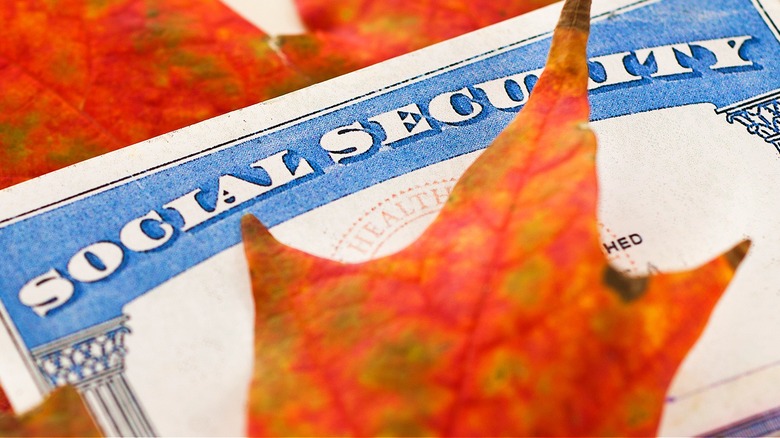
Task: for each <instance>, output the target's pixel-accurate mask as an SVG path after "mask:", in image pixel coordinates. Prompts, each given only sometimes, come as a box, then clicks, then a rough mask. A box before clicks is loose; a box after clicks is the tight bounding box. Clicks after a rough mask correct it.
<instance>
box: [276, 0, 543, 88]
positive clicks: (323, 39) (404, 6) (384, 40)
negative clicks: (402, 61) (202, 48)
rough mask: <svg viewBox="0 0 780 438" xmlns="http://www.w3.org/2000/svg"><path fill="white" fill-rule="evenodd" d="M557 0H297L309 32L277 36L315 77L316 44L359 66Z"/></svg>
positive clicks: (319, 63)
mask: <svg viewBox="0 0 780 438" xmlns="http://www.w3.org/2000/svg"><path fill="white" fill-rule="evenodd" d="M556 1H557V0H510V1H500V2H499V1H494V0H470V1H463V0H419V1H412V2H410V1H407V0H384V1H375V0H340V1H338V2H334V1H327V0H296V3H297V5H298V8H299V10H300V13H301V16H302V18H303V20H304V22H305V23H306V26H307V28H308V29H309V31H310V32H309V34H307V35H302V36H291V37H284V38H282V39H281V41H282V47H283V48H284V49H285V53H286V54H287V56H288V57H289V58H290V59H291V60H292V61H293V62H295V63H296V65H299V66H300V67H301V68H302V69H303V70H304V71H306V72H307V73H309V74H312V75H315V76H316V75H318V72H321V62H319V61H318V60H317V59H316V58H311V57H310V56H307V53H308V51H309V50H311V49H312V48H315V47H316V48H321V49H323V50H324V51H325V52H327V53H329V54H332V55H333V57H334V61H335V62H337V63H339V62H340V63H341V64H342V65H350V68H354V67H363V66H366V65H369V64H373V63H375V62H379V61H383V60H385V59H388V58H391V57H394V56H398V55H401V54H403V53H407V52H410V51H412V50H416V49H419V48H422V47H425V46H428V45H431V44H434V43H437V42H439V41H444V40H446V39H449V38H453V37H456V36H458V35H462V34H464V33H467V32H470V31H473V30H476V29H480V28H482V27H485V26H488V25H491V24H494V23H497V22H499V21H502V20H506V19H509V18H512V17H515V16H517V15H520V14H524V13H526V12H529V11H532V10H534V9H537V8H540V7H542V6H546V5H549V4H551V3H555V2H556ZM335 49H338V50H335ZM338 57H340V58H341V60H340V61H338V60H336V58H338Z"/></svg>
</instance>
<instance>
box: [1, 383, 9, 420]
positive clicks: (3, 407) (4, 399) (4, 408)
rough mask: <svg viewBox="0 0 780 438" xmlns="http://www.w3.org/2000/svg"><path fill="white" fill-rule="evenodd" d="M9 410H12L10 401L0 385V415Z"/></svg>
mask: <svg viewBox="0 0 780 438" xmlns="http://www.w3.org/2000/svg"><path fill="white" fill-rule="evenodd" d="M9 412H12V411H11V403H10V402H9V401H8V398H7V397H6V396H5V391H3V388H2V387H0V415H2V414H5V413H9Z"/></svg>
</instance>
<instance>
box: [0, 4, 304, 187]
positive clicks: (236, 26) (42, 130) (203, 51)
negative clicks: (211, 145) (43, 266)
mask: <svg viewBox="0 0 780 438" xmlns="http://www.w3.org/2000/svg"><path fill="white" fill-rule="evenodd" d="M309 83H311V81H310V79H309V78H307V77H305V76H304V75H302V74H300V73H298V72H296V70H295V69H294V68H292V67H290V66H289V65H288V63H287V62H286V61H285V59H284V58H283V57H282V56H280V55H279V54H277V52H276V51H275V50H274V49H273V48H272V46H271V44H270V43H269V38H268V36H266V35H265V34H263V33H262V32H261V31H260V30H258V29H257V28H255V27H254V26H252V25H251V24H249V23H247V22H245V21H244V20H243V19H241V18H240V17H238V16H237V15H236V14H235V13H233V12H232V11H230V10H229V9H228V8H227V7H226V6H224V5H222V4H221V3H220V2H219V1H218V0H198V1H197V2H192V1H190V0H155V1H147V0H100V1H95V0H46V1H44V0H8V1H3V2H2V5H0V87H2V90H3V93H2V96H0V188H3V187H7V186H9V185H12V184H15V183H17V182H21V181H24V180H26V179H29V178H32V177H34V176H38V175H41V174H43V173H46V172H49V171H51V170H54V169H57V168H60V167H64V166H66V165H68V164H72V163H75V162H78V161H81V160H83V159H86V158H90V157H93V156H95V155H98V154H101V153H104V152H108V151H110V150H114V149H117V148H120V147H123V146H127V145H129V144H132V143H135V142H138V141H142V140H146V139H148V138H151V137H153V136H156V135H160V134H163V133H165V132H168V131H171V130H174V129H177V128H181V127H184V126H187V125H190V124H192V123H195V122H199V121H201V120H205V119H207V118H210V117H214V116H217V115H220V114H223V113H226V112H228V111H231V110H235V109H238V108H242V107H245V106H248V105H251V104H254V103H257V102H260V101H262V100H265V99H268V98H271V97H274V96H278V95H280V94H283V93H285V92H288V91H291V90H294V89H297V88H300V87H302V86H304V85H307V84H309Z"/></svg>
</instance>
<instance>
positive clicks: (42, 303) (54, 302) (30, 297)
mask: <svg viewBox="0 0 780 438" xmlns="http://www.w3.org/2000/svg"><path fill="white" fill-rule="evenodd" d="M73 289H74V288H73V283H71V282H70V280H68V279H66V278H63V277H62V274H60V273H59V272H58V271H57V270H56V269H51V270H49V272H47V273H45V274H43V275H41V276H38V277H35V278H33V279H32V280H30V281H28V282H27V284H25V285H24V286H23V287H22V289H21V290H20V291H19V301H21V302H22V304H24V305H25V306H28V307H30V308H31V309H32V310H33V312H35V313H37V314H38V316H42V317H43V316H46V314H47V313H49V312H50V311H52V310H54V309H56V308H57V307H60V306H62V305H63V304H65V303H67V302H68V300H70V298H71V297H72V296H73Z"/></svg>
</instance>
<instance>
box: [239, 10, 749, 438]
mask: <svg viewBox="0 0 780 438" xmlns="http://www.w3.org/2000/svg"><path fill="white" fill-rule="evenodd" d="M589 3H590V2H588V1H584V0H568V1H567V3H566V6H565V7H564V12H563V16H562V18H561V21H560V23H559V26H558V28H557V30H556V32H555V35H554V37H553V44H552V48H551V53H550V57H549V60H548V64H547V67H546V69H545V72H544V74H543V76H542V78H541V79H540V81H539V83H538V84H537V85H536V87H535V88H534V91H533V95H532V97H531V99H530V101H529V103H528V105H527V106H526V107H525V108H524V109H523V110H522V111H521V113H520V114H519V116H518V117H517V119H516V120H515V121H514V122H513V123H512V124H511V125H510V126H509V127H508V128H507V129H506V130H505V131H504V132H503V133H502V134H501V135H500V136H499V137H498V139H497V140H496V141H495V142H494V143H493V144H492V145H491V146H490V147H489V148H488V149H487V151H486V152H485V153H484V154H483V155H482V156H480V157H479V159H478V160H477V161H476V162H475V163H474V165H473V166H472V167H471V168H470V169H469V170H468V171H467V172H466V174H465V175H464V177H463V178H462V179H461V180H460V181H459V182H458V184H457V185H456V187H455V189H454V190H453V192H452V195H451V197H450V199H449V201H448V203H447V204H446V205H445V207H444V209H443V210H442V212H441V214H440V216H439V217H438V218H437V219H436V221H435V222H434V223H433V224H432V225H431V227H430V228H429V229H428V230H427V231H426V232H425V233H424V234H423V235H422V237H420V238H419V240H417V241H416V242H414V243H413V244H412V245H411V246H409V247H408V248H406V249H405V250H403V251H401V252H399V253H397V254H395V255H392V256H389V257H386V258H382V259H378V260H374V261H370V262H367V263H362V264H357V265H346V264H341V263H338V262H333V261H330V260H325V259H321V258H317V257H314V256H311V255H308V254H305V253H303V252H300V251H297V250H295V249H292V248H289V247H286V246H284V245H282V244H280V243H278V242H277V241H276V240H275V239H274V238H273V237H272V236H271V235H270V234H269V232H268V231H267V230H266V229H265V228H264V227H263V225H262V224H260V223H259V222H258V221H257V219H255V218H254V217H251V216H247V217H246V218H244V221H243V232H244V240H245V250H246V254H247V258H248V260H249V263H250V271H251V278H252V284H253V291H254V296H255V301H256V303H255V305H256V318H257V321H256V327H255V336H256V346H255V373H254V379H253V382H252V385H251V389H250V407H249V423H248V428H249V429H248V430H249V433H250V434H251V435H272V436H280V435H309V436H335V435H339V436H340V435H355V436H369V435H399V436H410V435H457V436H473V435H513V436H538V435H574V436H583V435H641V436H647V435H651V434H654V433H655V432H656V429H657V426H658V422H659V419H660V414H661V409H662V406H663V400H664V395H665V393H666V390H667V387H668V385H669V383H670V381H671V378H672V376H673V375H674V372H675V370H676V369H677V366H678V365H679V363H680V362H681V361H682V359H683V358H684V357H685V355H686V353H687V352H688V350H689V349H690V348H691V346H692V345H693V343H694V341H695V340H696V339H697V338H698V336H699V334H700V333H701V331H702V329H703V328H704V326H705V324H706V322H707V319H708V317H709V314H710V311H711V310H712V308H713V306H714V305H715V303H716V302H717V300H718V298H719V297H720V295H721V293H722V292H723V291H724V289H725V288H726V286H727V285H728V283H729V281H730V280H731V278H732V276H733V272H734V266H735V265H734V264H733V263H730V262H729V260H728V257H725V256H724V257H719V258H718V259H716V260H714V261H712V262H710V263H709V264H707V265H705V266H703V267H701V268H699V269H698V270H696V271H694V272H686V273H679V274H671V275H658V276H653V277H651V278H641V279H640V278H633V279H632V278H628V277H625V276H623V275H622V274H620V273H618V272H616V271H615V270H614V269H612V268H611V267H610V266H608V264H607V262H606V261H605V257H604V255H603V253H602V252H601V250H600V245H599V232H598V227H597V223H596V204H597V180H596V173H595V162H594V156H595V150H596V141H595V138H594V136H593V133H592V132H591V131H590V129H589V128H588V127H587V123H588V116H589V106H588V98H587V81H588V68H587V62H586V54H585V47H586V41H587V36H588V20H589V18H588V10H589ZM740 250H741V251H744V247H741V248H739V249H738V250H736V251H735V252H737V253H738V252H739V251H740Z"/></svg>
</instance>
